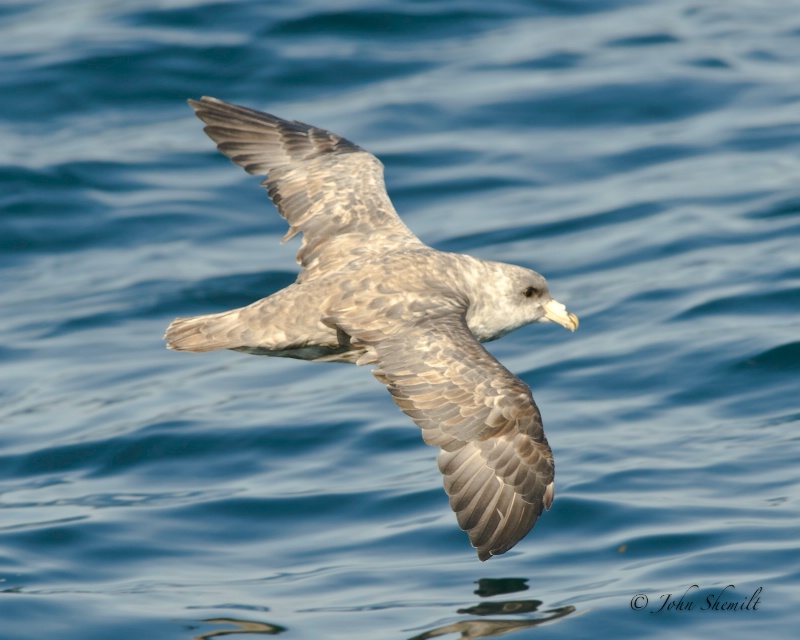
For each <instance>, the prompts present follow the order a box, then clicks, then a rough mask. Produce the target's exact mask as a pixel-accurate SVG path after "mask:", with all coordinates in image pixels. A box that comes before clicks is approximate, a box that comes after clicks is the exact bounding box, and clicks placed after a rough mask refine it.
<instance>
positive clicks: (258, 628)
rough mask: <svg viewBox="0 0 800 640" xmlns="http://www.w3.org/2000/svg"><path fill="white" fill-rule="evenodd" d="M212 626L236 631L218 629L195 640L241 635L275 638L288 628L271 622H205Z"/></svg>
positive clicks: (234, 620)
mask: <svg viewBox="0 0 800 640" xmlns="http://www.w3.org/2000/svg"><path fill="white" fill-rule="evenodd" d="M203 622H209V623H211V624H229V625H234V626H235V628H234V629H217V630H216V631H209V632H208V633H203V634H201V635H199V636H195V637H194V638H195V640H208V638H221V637H222V636H230V635H234V634H236V635H240V634H245V633H249V634H253V635H256V634H259V635H264V636H275V635H278V634H279V633H283V632H284V631H286V630H287V629H286V627H281V626H279V625H277V624H270V623H269V622H256V621H255V620H236V619H234V618H209V619H208V620H203Z"/></svg>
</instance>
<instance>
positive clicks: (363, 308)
mask: <svg viewBox="0 0 800 640" xmlns="http://www.w3.org/2000/svg"><path fill="white" fill-rule="evenodd" d="M189 104H190V105H191V106H192V107H193V108H194V109H195V111H196V113H197V116H198V117H199V118H200V119H201V120H203V122H205V123H206V125H207V126H206V128H205V131H206V133H207V134H208V135H209V136H210V137H211V138H212V139H213V140H214V141H215V142H216V143H217V147H218V148H219V150H220V151H221V152H222V153H224V154H225V155H227V156H228V157H229V158H230V159H231V160H233V161H234V162H235V163H236V164H239V165H240V166H242V167H244V169H245V170H246V171H248V172H249V173H253V174H257V175H263V176H266V179H265V180H264V181H263V182H262V184H263V185H264V186H265V187H266V188H267V190H268V192H269V196H270V198H271V199H272V201H273V203H274V204H275V206H276V207H277V208H278V211H279V212H280V214H281V215H282V216H283V217H284V218H285V219H286V220H287V222H288V223H289V232H288V233H287V234H286V238H285V240H287V239H289V238H292V237H293V236H295V235H296V234H298V233H302V234H303V243H302V246H301V248H300V251H299V253H298V254H297V261H298V263H299V264H300V265H301V270H300V274H299V275H298V278H297V281H296V282H295V283H294V284H292V285H290V286H288V287H286V288H285V289H283V290H281V291H278V292H277V293H274V294H273V295H271V296H269V297H267V298H264V299H263V300H259V301H258V302H254V303H253V304H251V305H249V306H247V307H243V308H241V309H234V310H232V311H226V312H224V313H217V314H211V315H206V316H199V317H195V318H178V319H177V320H175V321H174V322H173V323H172V324H171V325H170V326H169V328H168V329H167V334H166V336H165V338H166V339H167V340H168V341H169V344H168V345H167V346H168V347H169V348H170V349H175V350H178V351H213V350H218V349H233V350H236V351H244V352H247V353H252V354H256V355H267V356H278V357H289V358H299V359H302V360H310V361H315V362H355V363H357V364H360V365H363V364H374V365H376V366H377V368H376V369H375V370H374V371H373V373H374V375H375V377H376V378H378V380H380V381H381V382H383V383H384V384H385V385H386V386H387V387H388V389H389V392H390V393H391V394H392V398H393V399H394V401H395V402H396V403H397V405H398V406H399V407H400V409H401V410H402V411H403V412H405V413H406V414H407V415H408V416H410V417H411V419H412V420H413V421H414V422H415V423H416V424H417V425H418V426H419V427H420V428H421V429H422V437H423V439H424V440H425V442H426V443H427V444H429V445H433V446H437V447H439V448H440V449H441V451H440V453H439V469H440V471H441V472H442V474H443V475H444V486H445V490H446V491H447V494H448V495H449V496H450V506H451V507H452V509H453V511H455V513H456V516H457V518H458V524H459V526H460V527H461V528H462V529H464V530H465V531H466V532H467V533H468V534H469V538H470V541H471V542H472V545H473V546H474V547H475V548H476V549H477V551H478V557H479V558H480V559H481V560H486V559H488V558H490V557H491V556H493V555H499V554H501V553H505V552H506V551H508V550H509V549H510V548H511V547H513V546H514V545H515V544H516V543H517V542H519V541H520V540H521V539H522V538H523V537H524V536H525V534H527V533H528V531H530V530H531V528H532V527H533V525H534V524H535V523H536V519H537V518H538V517H539V515H540V514H541V512H542V510H543V509H544V508H549V507H550V505H551V503H552V501H553V487H554V484H553V477H554V466H553V455H552V452H551V451H550V447H549V446H548V444H547V439H546V438H545V435H544V430H543V428H542V420H541V415H540V414H539V410H538V409H537V407H536V404H535V403H534V401H533V397H532V396H531V391H530V388H529V387H528V386H527V385H526V384H525V383H524V382H522V381H521V380H520V379H519V378H517V377H516V376H514V375H513V374H512V373H511V372H510V371H508V369H506V368H505V367H503V365H501V364H500V363H499V362H498V361H497V360H495V358H494V357H493V356H492V355H491V354H489V353H488V352H487V351H486V349H484V348H483V346H482V345H481V344H480V343H481V342H486V341H488V340H494V339H496V338H499V337H501V336H503V335H505V334H506V333H508V332H509V331H513V330H514V329H517V328H519V327H521V326H524V325H526V324H530V323H533V322H545V321H551V322H557V323H559V324H561V325H563V326H565V327H567V328H568V329H571V330H573V331H574V330H575V329H576V328H577V326H578V319H577V318H576V317H575V316H574V315H573V314H571V313H567V311H566V309H565V308H564V306H563V305H561V304H560V303H558V302H556V301H555V300H553V298H552V297H551V296H550V294H549V292H548V289H547V283H546V281H545V279H544V278H543V277H542V276H541V275H539V274H538V273H536V272H535V271H530V270H528V269H523V268H522V267H517V266H514V265H508V264H502V263H497V262H489V261H486V260H478V259H476V258H472V257H470V256H465V255H460V254H452V253H444V252H440V251H436V250H435V249H431V248H430V247H428V246H426V245H424V244H423V243H422V242H421V241H420V240H419V239H418V238H417V237H416V236H415V235H414V234H413V233H412V232H411V231H410V230H409V229H408V228H407V227H406V226H405V225H404V224H403V222H402V221H401V220H400V218H399V217H398V216H397V213H396V212H395V210H394V207H393V206H392V203H391V201H390V200H389V196H388V195H387V194H386V188H385V185H384V182H383V166H382V165H381V163H380V162H379V161H378V159H377V158H375V157H374V156H373V155H371V154H369V153H367V152H366V151H364V150H363V149H361V148H360V147H358V146H356V145H355V144H353V143H352V142H349V141H348V140H345V139H344V138H341V137H339V136H337V135H335V134H332V133H330V132H328V131H325V130H323V129H317V128H316V127H311V126H309V125H305V124H302V123H299V122H289V121H286V120H282V119H280V118H277V117H275V116H272V115H269V114H265V113H260V112H258V111H253V110H251V109H247V108H244V107H239V106H236V105H232V104H228V103H225V102H222V101H220V100H216V99H214V98H207V97H204V98H203V99H202V100H200V101H195V100H190V101H189Z"/></svg>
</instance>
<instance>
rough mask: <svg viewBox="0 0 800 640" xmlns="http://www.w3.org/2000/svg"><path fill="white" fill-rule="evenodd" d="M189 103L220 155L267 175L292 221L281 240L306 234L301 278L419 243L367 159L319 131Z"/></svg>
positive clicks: (222, 106) (379, 170)
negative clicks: (360, 258) (366, 256)
mask: <svg viewBox="0 0 800 640" xmlns="http://www.w3.org/2000/svg"><path fill="white" fill-rule="evenodd" d="M189 104H190V105H191V107H192V108H193V109H194V110H195V113H196V114H197V117H198V118H200V119H201V120H202V121H203V122H205V123H206V127H205V132H206V133H207V134H208V136H209V137H210V138H211V139H212V140H214V142H216V143H217V148H218V149H219V150H220V151H221V152H222V153H224V154H225V155H226V156H228V157H229V158H230V159H231V160H233V162H235V163H236V164H238V165H239V166H241V167H243V168H244V169H245V171H247V172H248V173H252V174H256V175H263V176H267V178H266V180H264V181H263V182H262V184H263V185H264V186H265V187H266V188H267V190H268V192H269V197H270V199H271V200H272V202H273V203H274V204H275V206H276V207H277V208H278V211H279V213H280V214H281V215H282V216H283V217H284V218H285V219H286V221H287V222H288V223H289V232H288V233H287V234H286V236H285V237H284V241H286V240H289V239H291V238H293V237H294V236H295V235H297V234H298V233H302V234H303V244H302V246H301V248H300V251H299V252H298V254H297V261H298V263H299V264H301V265H302V266H303V271H302V273H301V275H300V280H303V279H305V280H308V279H311V278H313V277H314V274H315V273H316V272H322V271H331V270H335V269H336V268H338V267H341V266H343V265H344V264H347V263H348V262H350V261H352V260H353V259H355V258H357V257H359V256H361V255H365V254H380V253H384V252H386V251H389V250H392V249H396V248H401V247H405V246H413V247H419V246H421V245H422V243H421V242H420V240H419V239H418V238H417V237H416V236H415V235H414V234H413V233H412V232H411V231H410V230H409V229H408V227H406V226H405V224H403V222H402V220H400V218H399V217H398V215H397V213H396V212H395V210H394V207H393V206H392V203H391V201H390V200H389V196H388V195H387V193H386V185H385V184H384V182H383V165H382V164H381V163H380V161H379V160H378V159H377V158H376V157H375V156H373V155H372V154H371V153H368V152H366V151H364V150H363V149H362V148H361V147H359V146H357V145H355V144H353V143H352V142H350V141H349V140H345V139H344V138H341V137H339V136H337V135H336V134H333V133H330V132H329V131H325V130H324V129H318V128H316V127H312V126H309V125H307V124H303V123H301V122H289V121H288V120H282V119H281V118H278V117H276V116H273V115H270V114H267V113H261V112H260V111H254V110H252V109H247V108H245V107H240V106H237V105H233V104H229V103H227V102H223V101H221V100H217V99H216V98H209V97H203V98H202V99H201V100H199V101H198V100H189Z"/></svg>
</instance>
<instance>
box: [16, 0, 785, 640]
mask: <svg viewBox="0 0 800 640" xmlns="http://www.w3.org/2000/svg"><path fill="white" fill-rule="evenodd" d="M0 90H1V93H2V96H3V98H2V100H1V101H0V141H1V142H0V310H2V312H1V313H0V456H1V458H0V591H1V593H0V638H3V640H41V639H42V638H60V639H64V640H72V639H76V640H77V639H81V640H95V639H96V640H107V639H109V638H114V639H115V640H128V639H130V640H133V639H137V640H138V639H141V638H147V639H148V640H161V639H170V640H173V639H174V640H181V639H184V640H190V639H192V638H211V637H221V636H223V635H226V636H229V637H232V638H237V637H245V636H247V637H252V636H254V635H281V636H283V637H286V638H331V639H350V640H354V639H359V640H360V639H364V640H367V639H375V638H387V639H398V640H402V639H411V638H415V639H421V638H433V637H438V636H446V637H453V638H457V637H462V638H482V637H492V636H498V635H506V636H507V637H509V638H514V639H515V640H517V639H520V640H521V639H522V638H545V637H546V638H570V639H573V638H596V637H599V636H598V634H601V635H602V636H603V637H614V638H645V637H646V638H665V639H666V638H669V639H672V638H675V637H695V638H700V637H715V636H717V635H719V634H724V637H725V638H726V640H735V639H739V638H741V639H745V638H747V639H750V638H752V637H754V636H756V634H758V637H763V636H764V635H767V636H768V637H770V638H794V637H796V633H797V621H798V613H797V605H798V602H800V589H799V588H798V581H799V580H800V544H799V543H798V538H799V536H798V533H800V513H799V512H798V507H800V491H798V475H800V472H799V471H798V470H799V469H800V464H798V463H800V439H799V438H800V434H798V426H800V11H798V5H797V3H795V2H775V1H772V2H770V1H768V2H745V1H739V0H731V1H730V2H713V1H711V0H662V1H659V2H642V1H635V0H606V1H592V2H590V1H588V0H537V1H534V0H528V1H522V0H500V1H498V2H492V3H486V2H475V1H473V0H449V1H442V2H422V1H411V0H403V1H401V0H372V1H368V0H362V1H360V2H356V1H353V0H350V1H347V0H346V1H344V2H337V3H331V2H323V1H322V0H305V1H298V2H285V3H284V2H281V3H278V2H263V1H261V0H239V1H232V2H219V1H215V2H201V1H197V0H141V1H139V2H107V1H106V0H74V1H71V2H57V1H56V0H6V1H5V2H3V3H2V4H0ZM201 95H212V96H216V97H219V98H222V99H225V100H229V101H233V102H237V103H240V104H245V105H248V106H251V107H254V108H258V109H264V110H269V111H271V112H274V113H277V114H278V115H281V116H283V117H287V118H290V119H299V120H302V121H305V122H310V123H313V124H315V125H318V126H322V127H325V128H328V129H330V130H333V131H335V132H337V133H340V134H342V135H344V136H346V137H348V138H349V139H351V140H354V141H355V142H357V143H358V144H360V145H362V146H364V147H365V148H367V149H369V150H370V151H372V152H374V153H375V154H376V155H378V156H379V157H380V158H381V159H382V161H383V162H384V164H385V167H386V181H387V185H388V188H389V191H390V194H391V196H392V198H393V201H394V203H395V205H396V207H397V209H398V211H399V212H400V214H401V215H402V216H403V218H404V220H405V221H406V222H407V223H408V225H409V226H410V227H411V229H413V230H414V231H415V232H416V233H417V234H418V235H419V236H420V237H421V238H422V239H423V240H424V241H426V242H428V243H430V244H431V245H433V246H435V247H437V248H439V249H443V250H448V251H458V252H466V253H471V254H472V255H475V256H478V257H481V258H487V259H494V260H503V261H508V262H514V263H518V264H521V265H523V266H526V267H530V268H534V269H537V270H538V271H540V272H542V273H543V274H545V275H546V276H547V278H548V280H549V282H550V286H551V290H552V291H553V293H554V295H555V297H556V298H558V299H559V300H560V301H562V302H564V303H565V304H567V306H568V307H569V309H570V310H571V311H573V312H575V313H577V314H578V315H579V316H580V318H581V327H580V329H579V331H578V332H576V333H575V334H570V333H568V332H566V331H564V330H563V329H560V328H558V327H555V326H553V325H550V326H546V325H539V326H531V327H527V328H525V329H522V330H520V331H518V332H516V333H514V334H511V335H509V336H507V337H505V338H504V339H503V340H501V341H499V342H496V343H493V344H492V345H490V348H491V350H492V351H493V353H495V354H496V355H497V356H498V357H499V358H500V359H501V360H502V361H503V362H504V363H505V364H506V365H507V366H508V367H509V368H510V369H511V370H512V371H514V372H515V373H516V374H517V375H519V376H520V377H521V378H522V379H523V380H525V381H526V382H527V383H528V384H530V385H531V387H532V388H533V391H534V395H535V397H536V400H537V402H538V404H539V406H540V408H541V410H542V413H543V415H544V420H545V425H546V429H547V433H548V437H549V440H550V444H551V445H552V448H553V451H554V454H555V456H556V468H557V471H556V497H555V502H554V504H553V507H552V509H551V510H550V511H549V512H548V513H546V514H545V515H544V516H543V517H542V518H541V520H540V521H539V523H538V524H537V526H536V528H535V529H534V531H533V532H532V533H531V534H530V535H529V536H528V537H527V538H526V539H525V540H523V541H522V542H521V543H520V544H519V545H517V546H516V547H515V548H514V549H513V550H512V551H510V552H509V553H507V554H506V555H504V556H502V557H499V558H494V559H492V560H490V561H489V562H486V563H480V562H478V560H477V558H476V554H475V552H474V550H473V549H472V548H471V547H470V546H469V544H468V540H467V538H466V535H465V534H464V533H463V532H461V531H460V530H459V529H458V527H457V525H456V522H455V517H454V516H453V514H452V513H451V512H450V509H449V506H448V503H447V497H446V495H445V494H444V492H443V490H442V488H441V477H440V474H439V472H438V470H437V467H436V463H435V457H436V451H435V450H434V449H433V448H431V447H427V446H425V444H424V443H423V442H422V440H421V438H420V433H419V429H418V428H417V427H416V426H414V425H413V423H412V422H411V421H410V420H409V419H408V418H407V417H406V416H404V415H403V414H402V413H400V411H398V410H397V408H396V406H395V405H394V403H393V402H392V400H391V398H390V396H389V394H388V393H386V391H385V389H384V388H383V387H382V386H381V385H380V384H379V383H378V382H376V381H375V380H374V379H373V378H372V376H371V375H370V373H369V371H368V370H367V369H368V368H366V367H362V368H357V367H353V366H346V365H333V364H331V365H322V364H309V363H303V362H295V361H284V360H277V359H276V360H268V359H266V358H256V357H252V356H246V355H243V354H240V353H234V352H216V353H208V354H201V355H195V354H182V353H175V352H169V351H167V350H165V349H164V344H163V342H162V340H161V336H162V335H163V332H164V329H165V328H166V326H167V324H168V323H169V322H170V321H171V320H172V319H173V318H175V317H176V316H186V315H196V314H204V313H212V312H216V311H223V310H227V309H230V308H234V307H237V306H241V305H245V304H248V303H250V302H252V301H254V300H256V299H258V298H260V297H263V296H265V295H267V294H269V293H271V292H273V291H275V290H277V289H279V288H281V287H283V286H286V285H287V284H288V283H290V282H292V281H293V279H294V276H295V273H296V265H295V263H294V253H295V252H296V250H297V246H298V245H297V241H293V242H291V243H288V244H287V245H283V246H282V245H280V244H279V239H280V238H281V236H282V235H283V234H284V233H285V231H286V229H285V223H284V222H283V220H281V219H280V218H279V217H278V215H277V214H276V212H275V210H274V208H273V207H272V205H271V204H270V203H269V202H268V200H267V198H266V195H265V193H264V192H263V190H262V189H260V188H259V186H258V180H256V179H254V178H253V177H251V176H247V175H246V174H245V173H244V172H243V171H241V170H240V169H238V168H236V167H234V166H232V165H231V164H230V163H229V162H228V161H227V160H226V159H225V158H224V157H222V156H221V155H219V154H218V153H217V152H216V150H215V149H214V145H213V143H212V142H211V141H210V140H208V139H207V138H206V136H205V135H204V134H203V132H202V124H201V123H200V122H199V121H198V120H197V119H196V118H195V117H194V116H193V115H192V112H191V109H189V108H188V106H187V105H186V102H185V101H186V99H187V98H189V97H194V98H197V97H199V96H201ZM728 585H732V586H731V587H727V586H728ZM726 587H727V589H726ZM759 590H760V591H759ZM667 594H672V596H671V597H670V598H669V602H666V600H667ZM682 595H683V601H681V600H680V598H681V596H682ZM754 598H755V599H754ZM714 602H717V603H723V604H724V603H732V602H737V603H741V604H745V605H747V604H750V606H749V609H746V610H744V611H730V610H722V609H721V608H720V607H719V606H718V607H717V608H716V609H715V608H713V607H712V606H711V604H713V603H714ZM670 603H674V604H675V605H680V607H679V608H671V609H670V608H669V606H668V605H669V604H670ZM709 603H711V604H709ZM665 604H666V605H667V606H665V607H664V609H663V610H659V609H660V608H661V606H662V605H665ZM689 604H693V607H691V608H690V607H689ZM753 607H755V609H754V608H753ZM668 609H669V610H668ZM540 627H541V628H540ZM712 634H713V635H712Z"/></svg>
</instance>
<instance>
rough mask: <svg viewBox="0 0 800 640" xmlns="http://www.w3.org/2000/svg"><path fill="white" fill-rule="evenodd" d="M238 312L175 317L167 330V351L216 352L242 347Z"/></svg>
mask: <svg viewBox="0 0 800 640" xmlns="http://www.w3.org/2000/svg"><path fill="white" fill-rule="evenodd" d="M240 333H241V325H240V320H239V309H234V310H233V311H225V312H223V313H212V314H210V315H206V316H195V317H194V318H176V319H175V320H173V321H172V324H170V325H169V327H168V328H167V332H166V334H164V339H165V340H167V341H168V342H167V349H174V350H175V351H195V352H198V353H199V352H204V351H216V350H218V349H235V348H236V347H239V346H241V337H242V336H241V335H239V334H240Z"/></svg>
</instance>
